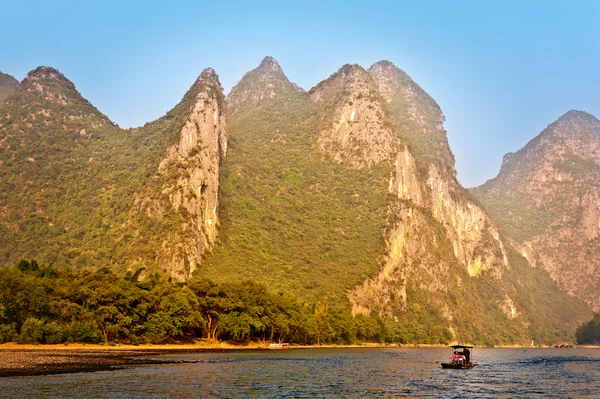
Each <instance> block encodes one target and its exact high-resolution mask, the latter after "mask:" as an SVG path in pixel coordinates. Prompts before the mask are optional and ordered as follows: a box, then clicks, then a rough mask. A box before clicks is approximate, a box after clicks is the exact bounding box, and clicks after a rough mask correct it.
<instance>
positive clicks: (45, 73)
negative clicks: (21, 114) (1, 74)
mask: <svg viewBox="0 0 600 399" xmlns="http://www.w3.org/2000/svg"><path fill="white" fill-rule="evenodd" d="M13 99H14V100H15V101H17V102H20V103H23V105H26V106H28V107H30V106H31V107H33V106H35V105H36V104H39V103H40V102H44V103H53V104H55V105H62V106H67V105H69V106H75V107H81V106H83V107H85V108H90V109H93V110H94V112H98V111H97V110H96V109H95V107H94V106H93V105H92V104H90V103H89V102H88V101H87V100H86V99H85V98H83V96H82V95H81V93H79V92H78V91H77V88H76V87H75V84H73V82H71V81H70V80H69V79H67V78H66V77H65V75H63V74H62V73H61V72H60V71H58V70H57V69H55V68H52V67H49V66H40V67H37V68H36V69H34V70H32V71H30V72H29V73H28V74H27V76H26V77H25V79H23V81H22V82H21V84H20V85H19V87H18V88H17V90H16V96H15V97H13ZM82 112H83V111H82ZM98 114H99V115H101V114H100V113H99V112H98ZM102 117H103V118H106V117H105V116H104V115H102ZM106 119H107V118H106Z"/></svg>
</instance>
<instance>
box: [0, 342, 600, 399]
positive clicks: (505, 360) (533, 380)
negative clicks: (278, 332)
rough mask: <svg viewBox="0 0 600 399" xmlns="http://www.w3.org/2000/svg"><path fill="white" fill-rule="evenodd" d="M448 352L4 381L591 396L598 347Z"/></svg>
mask: <svg viewBox="0 0 600 399" xmlns="http://www.w3.org/2000/svg"><path fill="white" fill-rule="evenodd" d="M449 357H450V350H449V349H439V348H435V349H425V348H415V349H412V348H411V349H407V348H377V349H362V348H361V349H346V348H345V349H298V350H271V351H264V350H263V351H233V352H186V353H171V354H165V355H161V356H157V357H155V358H167V359H170V360H185V361H194V362H195V363H183V364H163V365H144V366H131V367H127V368H125V369H121V370H112V371H99V372H94V373H76V374H62V375H49V376H36V377H10V378H1V379H0V397H7V398H13V397H15V398H17V397H18V398H21V397H27V398H84V397H85V398H209V397H210V398H213V397H215V398H250V397H260V398H353V397H372V398H402V397H409V398H415V397H439V398H515V397H521V398H590V397H600V350H596V349H578V348H576V349H526V350H524V349H478V348H475V349H474V350H473V352H472V357H473V361H474V362H475V363H479V367H476V368H474V369H469V370H445V369H442V368H441V367H440V364H439V363H440V362H442V361H447V360H448V358H449Z"/></svg>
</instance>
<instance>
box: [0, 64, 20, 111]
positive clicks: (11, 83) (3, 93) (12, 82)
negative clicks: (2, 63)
mask: <svg viewBox="0 0 600 399" xmlns="http://www.w3.org/2000/svg"><path fill="white" fill-rule="evenodd" d="M18 85H19V81H18V80H17V79H15V78H13V77H12V76H10V75H7V74H5V73H2V72H0V107H2V105H3V103H4V100H6V98H7V97H8V96H10V95H11V94H12V93H14V92H15V90H16V89H17V86H18Z"/></svg>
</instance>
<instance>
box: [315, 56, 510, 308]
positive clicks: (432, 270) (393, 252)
mask: <svg viewBox="0 0 600 399" xmlns="http://www.w3.org/2000/svg"><path fill="white" fill-rule="evenodd" d="M309 94H310V98H311V100H312V101H313V102H315V103H317V104H320V105H321V108H322V111H321V117H320V119H321V122H322V123H321V126H322V127H321V131H320V133H319V137H318V145H319V148H320V149H321V151H322V152H323V153H325V154H327V155H328V156H330V157H332V158H333V159H334V160H336V161H338V162H340V163H342V164H344V165H347V166H349V167H351V168H358V169H360V168H367V167H372V166H375V165H379V164H383V163H387V164H389V165H390V166H391V175H390V180H389V192H390V193H391V194H393V195H394V196H395V197H396V200H395V202H396V203H399V204H401V205H402V206H400V205H398V204H396V205H391V206H390V211H389V215H388V221H389V222H388V227H387V229H386V232H385V242H386V250H385V255H384V256H383V258H382V260H381V267H380V271H379V273H378V274H377V275H376V276H375V277H374V278H372V279H367V281H366V282H365V283H364V285H362V286H359V287H357V288H356V289H355V290H353V291H352V292H350V294H349V297H350V299H351V301H352V302H353V306H354V312H355V313H370V312H371V311H378V312H380V313H382V314H391V310H390V309H391V308H392V307H394V306H400V307H402V306H404V305H405V303H406V290H407V284H411V281H412V282H414V284H415V285H416V286H418V287H420V288H421V289H426V290H434V291H435V290H443V289H445V288H444V286H443V284H442V283H441V281H443V280H444V278H440V276H442V275H443V274H445V273H446V274H447V273H448V267H449V266H448V264H449V263H456V264H458V265H461V267H462V268H463V269H464V270H466V271H467V274H468V276H470V277H477V276H479V275H480V274H481V273H483V272H486V271H489V272H490V273H492V274H493V275H494V276H496V278H500V277H501V275H502V270H503V269H504V268H507V267H508V266H509V265H508V260H507V257H506V253H505V249H504V244H503V242H502V241H501V239H500V236H499V234H498V231H497V229H496V228H495V227H494V225H493V223H492V222H491V220H490V219H489V218H488V216H487V215H486V213H485V212H484V211H482V210H481V209H480V208H479V207H478V205H476V204H475V203H473V202H472V201H470V200H469V199H468V198H467V196H466V192H465V190H464V189H463V188H462V187H461V186H460V184H459V183H458V182H457V180H456V174H455V169H454V157H453V156H452V153H451V151H450V148H449V147H448V143H447V139H446V135H445V131H444V129H443V125H442V124H443V120H444V117H443V115H442V113H441V111H440V109H439V107H438V106H437V104H436V103H435V102H434V101H433V100H432V99H431V97H429V96H428V95H427V94H426V93H425V92H424V91H423V90H422V89H421V88H420V87H419V86H418V85H416V84H415V83H414V82H413V81H412V80H411V79H410V78H409V77H408V76H407V75H406V74H405V73H404V72H402V71H401V70H400V69H398V68H397V67H395V66H394V65H393V64H391V63H390V62H387V61H382V62H379V63H377V64H375V65H373V66H372V67H371V68H369V72H367V71H365V70H364V69H363V68H361V67H360V66H358V65H345V66H343V67H342V68H340V70H339V71H337V72H336V73H335V74H333V75H332V76H331V77H330V78H328V79H327V80H325V81H323V82H321V83H319V84H318V85H317V86H316V87H315V88H313V89H311V90H310V92H309ZM424 153H426V154H434V158H433V159H429V158H428V157H426V156H424V155H423V154H424ZM415 154H416V155H415ZM434 231H441V232H442V233H443V236H444V237H443V240H442V242H440V241H439V240H440V238H438V239H437V240H438V241H437V242H436V241H432V240H430V239H429V237H431V234H433V233H432V232H434ZM424 234H425V235H424ZM440 246H447V247H448V248H446V249H447V252H450V253H451V256H450V257H447V258H445V259H443V260H441V261H439V260H438V261H436V260H435V259H433V258H432V257H431V252H428V251H429V250H430V249H431V248H435V247H440ZM427 275H429V276H431V278H429V279H427V278H424V276H427ZM436 276H437V277H436ZM411 279H412V280H411Z"/></svg>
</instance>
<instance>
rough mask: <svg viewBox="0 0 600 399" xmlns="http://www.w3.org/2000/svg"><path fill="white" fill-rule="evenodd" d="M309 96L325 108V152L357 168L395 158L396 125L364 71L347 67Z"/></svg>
mask: <svg viewBox="0 0 600 399" xmlns="http://www.w3.org/2000/svg"><path fill="white" fill-rule="evenodd" d="M309 94H310V98H311V100H312V101H313V102H316V103H318V104H320V105H321V107H322V116H321V121H322V122H321V126H322V127H321V133H320V137H319V146H320V148H321V150H322V151H323V152H325V153H326V154H329V155H330V156H331V157H333V159H335V160H336V161H338V162H342V163H346V164H347V165H349V166H351V167H354V168H362V167H365V166H371V165H376V164H379V163H381V162H383V161H389V160H391V159H392V158H393V157H394V156H395V155H396V153H397V152H398V146H399V142H398V140H397V138H396V137H395V136H394V122H393V120H392V118H391V117H390V115H389V113H388V111H387V107H386V106H385V102H384V100H383V99H382V98H381V95H380V94H379V91H378V90H377V86H376V85H375V83H374V82H373V79H371V77H370V76H369V74H368V73H367V71H365V70H364V68H362V67H361V66H359V65H349V64H346V65H344V66H342V67H341V68H340V69H339V70H338V71H337V72H335V73H334V74H333V75H331V76H330V77H329V78H328V79H326V80H324V81H322V82H321V83H319V84H318V85H317V86H315V87H314V88H312V89H311V90H310V92H309Z"/></svg>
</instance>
